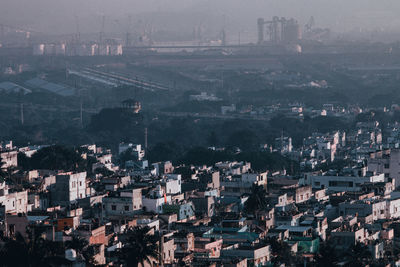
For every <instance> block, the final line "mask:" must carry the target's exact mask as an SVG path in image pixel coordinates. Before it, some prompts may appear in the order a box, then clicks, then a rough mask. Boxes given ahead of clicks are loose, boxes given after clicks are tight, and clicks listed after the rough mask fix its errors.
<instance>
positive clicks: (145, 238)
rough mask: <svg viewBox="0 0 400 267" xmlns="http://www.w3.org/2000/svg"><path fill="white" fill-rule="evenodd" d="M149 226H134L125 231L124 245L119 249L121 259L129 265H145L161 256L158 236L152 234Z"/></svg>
mask: <svg viewBox="0 0 400 267" xmlns="http://www.w3.org/2000/svg"><path fill="white" fill-rule="evenodd" d="M150 230H151V228H149V227H142V228H141V227H133V228H129V229H128V230H127V231H126V232H125V233H124V236H123V237H124V238H121V239H122V240H123V243H124V246H123V247H122V248H121V249H120V251H119V259H120V260H121V261H122V262H123V263H124V265H125V266H128V267H138V266H144V265H145V263H148V264H149V265H150V266H153V262H154V261H156V260H157V259H158V257H159V252H158V238H157V237H156V236H155V235H152V234H150V233H149V232H150Z"/></svg>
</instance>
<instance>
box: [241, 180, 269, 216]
mask: <svg viewBox="0 0 400 267" xmlns="http://www.w3.org/2000/svg"><path fill="white" fill-rule="evenodd" d="M266 208H268V201H267V200H266V191H265V189H264V187H263V186H261V185H253V188H252V192H251V195H250V197H249V198H248V199H247V201H246V203H245V211H246V212H247V213H250V214H255V213H257V212H258V211H260V210H265V209H266Z"/></svg>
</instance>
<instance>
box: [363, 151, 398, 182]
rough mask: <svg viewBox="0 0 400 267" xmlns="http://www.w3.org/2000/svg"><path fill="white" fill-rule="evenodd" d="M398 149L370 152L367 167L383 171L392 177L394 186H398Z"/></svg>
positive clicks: (386, 175) (375, 170)
mask: <svg viewBox="0 0 400 267" xmlns="http://www.w3.org/2000/svg"><path fill="white" fill-rule="evenodd" d="M399 163H400V150H399V149H392V150H385V151H377V152H375V153H371V154H370V157H369V159H368V169H369V170H371V171H374V172H377V173H383V174H384V175H385V177H386V178H391V179H392V184H393V185H394V187H395V188H397V187H399V186H400V164H399Z"/></svg>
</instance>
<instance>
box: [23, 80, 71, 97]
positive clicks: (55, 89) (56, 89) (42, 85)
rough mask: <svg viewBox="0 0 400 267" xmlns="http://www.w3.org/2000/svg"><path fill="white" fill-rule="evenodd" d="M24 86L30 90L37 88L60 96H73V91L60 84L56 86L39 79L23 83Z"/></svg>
mask: <svg viewBox="0 0 400 267" xmlns="http://www.w3.org/2000/svg"><path fill="white" fill-rule="evenodd" d="M25 85H26V86H29V87H31V88H37V89H42V90H45V91H49V92H52V93H54V94H57V95H61V96H72V95H74V94H75V89H74V88H71V87H68V86H65V85H61V84H56V83H52V82H48V81H45V80H42V79H39V78H33V79H31V80H28V81H26V82H25Z"/></svg>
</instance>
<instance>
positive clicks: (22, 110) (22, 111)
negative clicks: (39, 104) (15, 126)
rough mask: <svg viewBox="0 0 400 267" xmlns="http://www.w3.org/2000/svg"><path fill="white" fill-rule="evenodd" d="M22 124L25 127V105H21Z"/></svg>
mask: <svg viewBox="0 0 400 267" xmlns="http://www.w3.org/2000/svg"><path fill="white" fill-rule="evenodd" d="M21 124H22V125H24V104H23V103H21Z"/></svg>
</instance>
